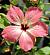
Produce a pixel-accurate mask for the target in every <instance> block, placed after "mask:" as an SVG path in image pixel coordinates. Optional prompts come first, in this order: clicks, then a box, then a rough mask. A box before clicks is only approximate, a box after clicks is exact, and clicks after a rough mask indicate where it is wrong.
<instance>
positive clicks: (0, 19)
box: [0, 13, 10, 29]
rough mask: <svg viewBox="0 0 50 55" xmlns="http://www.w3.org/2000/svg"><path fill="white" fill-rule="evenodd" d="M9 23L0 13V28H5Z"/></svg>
mask: <svg viewBox="0 0 50 55" xmlns="http://www.w3.org/2000/svg"><path fill="white" fill-rule="evenodd" d="M9 24H10V22H9V21H8V20H7V18H6V15H5V14H3V13H0V28H3V29H4V28H5V27H6V26H8V25H9Z"/></svg>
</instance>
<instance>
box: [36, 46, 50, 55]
mask: <svg viewBox="0 0 50 55" xmlns="http://www.w3.org/2000/svg"><path fill="white" fill-rule="evenodd" d="M35 55H50V47H48V46H46V47H44V48H41V49H40V50H38V51H37V52H36V53H35Z"/></svg>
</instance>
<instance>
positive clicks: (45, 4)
mask: <svg viewBox="0 0 50 55" xmlns="http://www.w3.org/2000/svg"><path fill="white" fill-rule="evenodd" d="M44 10H45V11H50V3H44Z"/></svg>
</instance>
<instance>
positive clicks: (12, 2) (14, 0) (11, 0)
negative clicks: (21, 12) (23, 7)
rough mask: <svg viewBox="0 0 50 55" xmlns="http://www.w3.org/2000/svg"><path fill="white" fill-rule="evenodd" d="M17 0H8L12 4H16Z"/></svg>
mask: <svg viewBox="0 0 50 55" xmlns="http://www.w3.org/2000/svg"><path fill="white" fill-rule="evenodd" d="M18 1H19V0H10V3H11V4H13V5H17V3H18Z"/></svg>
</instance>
